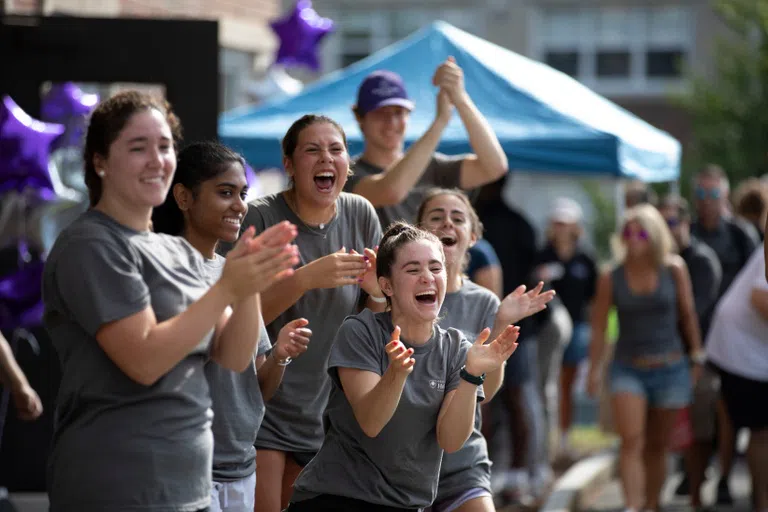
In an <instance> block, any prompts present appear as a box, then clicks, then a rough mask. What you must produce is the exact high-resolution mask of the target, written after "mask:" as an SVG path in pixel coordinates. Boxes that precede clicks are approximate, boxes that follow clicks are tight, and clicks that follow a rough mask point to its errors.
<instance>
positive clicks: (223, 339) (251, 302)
mask: <svg viewBox="0 0 768 512" xmlns="http://www.w3.org/2000/svg"><path fill="white" fill-rule="evenodd" d="M260 334H261V299H260V297H259V294H258V293H257V294H254V295H252V296H251V297H249V298H247V299H245V300H243V301H241V302H240V303H237V304H235V305H233V307H232V315H231V316H230V317H229V319H228V320H227V323H226V325H225V326H224V328H223V329H222V331H221V333H220V334H219V336H218V340H217V341H216V344H215V345H214V349H213V351H212V353H211V357H212V358H213V360H214V361H216V362H217V363H218V364H219V365H221V366H223V367H224V368H229V369H230V370H232V371H235V372H238V373H240V372H242V371H244V370H245V369H246V368H248V366H249V365H250V364H251V361H253V353H254V351H255V350H256V344H257V343H258V341H259V335H260Z"/></svg>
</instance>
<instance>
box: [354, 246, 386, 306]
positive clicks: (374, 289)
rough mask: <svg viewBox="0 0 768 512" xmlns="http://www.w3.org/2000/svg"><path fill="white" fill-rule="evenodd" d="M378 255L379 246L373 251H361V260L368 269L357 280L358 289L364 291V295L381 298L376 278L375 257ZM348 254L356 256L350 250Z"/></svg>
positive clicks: (355, 252)
mask: <svg viewBox="0 0 768 512" xmlns="http://www.w3.org/2000/svg"><path fill="white" fill-rule="evenodd" d="M378 253H379V246H376V247H374V248H373V249H368V248H367V247H366V248H365V249H364V250H363V259H364V260H365V262H366V263H367V264H368V268H367V269H366V270H365V273H364V274H363V275H362V276H361V277H359V278H358V280H357V281H358V283H360V288H362V289H363V290H365V293H367V294H368V295H371V296H373V297H381V290H380V289H379V280H378V278H377V277H376V256H377V255H378ZM350 254H358V252H357V251H355V250H352V251H350Z"/></svg>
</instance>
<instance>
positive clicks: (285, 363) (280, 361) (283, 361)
mask: <svg viewBox="0 0 768 512" xmlns="http://www.w3.org/2000/svg"><path fill="white" fill-rule="evenodd" d="M291 361H293V359H291V358H290V357H286V358H285V359H276V360H275V362H276V363H277V366H288V365H289V364H291Z"/></svg>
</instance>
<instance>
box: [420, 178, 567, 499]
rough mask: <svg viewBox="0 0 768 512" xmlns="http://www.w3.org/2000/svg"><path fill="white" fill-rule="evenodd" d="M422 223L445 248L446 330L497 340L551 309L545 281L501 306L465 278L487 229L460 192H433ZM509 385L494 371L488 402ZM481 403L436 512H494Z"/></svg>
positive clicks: (445, 472) (447, 471) (450, 466)
mask: <svg viewBox="0 0 768 512" xmlns="http://www.w3.org/2000/svg"><path fill="white" fill-rule="evenodd" d="M418 220H419V224H420V225H421V226H422V227H423V228H425V229H427V230H429V231H430V232H431V233H433V234H434V235H435V236H437V237H438V238H439V240H440V242H441V243H442V244H443V252H444V253H445V265H446V276H447V277H446V279H447V281H446V293H445V300H444V302H443V307H442V310H441V311H440V327H442V328H444V329H448V328H449V327H453V328H455V329H458V330H460V331H462V332H463V333H464V335H465V336H467V338H470V339H474V338H475V337H477V335H478V334H480V332H482V331H483V329H486V328H488V329H491V335H490V338H491V339H493V338H495V337H496V336H497V335H498V334H500V333H501V332H502V331H503V330H504V329H505V328H506V326H507V325H510V324H514V323H517V322H519V321H520V320H522V319H523V318H526V317H528V316H530V315H533V314H535V313H538V312H539V311H541V310H543V309H544V308H546V305H547V303H548V302H549V301H550V300H552V298H553V297H554V296H555V292H554V291H548V292H545V293H540V292H541V289H542V286H543V283H540V284H539V286H538V287H536V288H534V289H533V290H531V291H529V292H527V293H525V286H523V285H521V286H520V287H519V288H518V289H517V290H515V291H514V292H513V293H510V294H509V295H507V296H506V297H505V298H504V300H503V301H501V302H499V299H498V298H497V297H496V295H495V294H494V293H493V292H491V291H489V290H487V289H485V288H483V287H481V286H478V285H476V284H475V283H473V282H472V281H470V280H469V279H467V278H466V277H465V276H464V275H463V274H464V268H465V267H466V264H467V262H468V258H469V248H470V246H471V245H472V244H474V243H475V242H476V241H477V240H478V239H479V238H480V236H482V233H483V225H482V223H481V222H480V219H479V218H478V216H477V213H476V212H475V209H474V208H473V207H472V205H471V204H470V202H469V198H467V195H466V194H465V193H464V192H463V191H461V190H458V189H440V188H438V189H432V190H429V191H427V193H426V195H425V198H424V202H423V203H421V206H420V207H419V211H418ZM503 381H504V367H503V366H502V367H500V368H499V369H498V370H497V371H494V372H489V373H488V375H487V376H486V379H485V382H484V383H483V391H484V392H485V400H484V401H483V404H485V403H487V402H488V400H490V399H491V398H493V396H494V395H495V394H496V392H497V391H498V390H499V388H500V387H501V383H502V382H503ZM480 426H481V415H480V404H478V405H477V408H476V411H475V426H474V429H473V430H472V434H471V435H470V436H469V439H468V440H467V442H466V443H464V446H463V447H462V448H461V450H459V451H457V452H456V453H449V454H446V455H445V456H444V457H443V463H442V465H441V466H440V483H439V485H438V489H437V498H436V499H435V503H434V504H433V506H432V511H433V512H441V511H444V510H453V511H456V512H462V511H463V510H472V511H479V510H484V511H488V512H493V511H494V510H496V509H495V507H494V505H493V499H492V496H493V495H492V492H491V461H490V459H489V458H488V445H487V444H486V442H485V438H484V437H483V434H482V433H481V431H480Z"/></svg>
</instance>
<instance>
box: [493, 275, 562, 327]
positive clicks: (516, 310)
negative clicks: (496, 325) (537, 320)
mask: <svg viewBox="0 0 768 512" xmlns="http://www.w3.org/2000/svg"><path fill="white" fill-rule="evenodd" d="M543 288H544V283H543V282H539V284H538V285H536V287H535V288H533V289H532V290H529V291H528V292H526V291H525V285H520V286H518V287H517V288H516V289H515V291H513V292H512V293H510V294H509V295H507V296H506V297H504V300H503V301H501V304H500V305H499V311H498V313H497V314H496V318H497V322H500V325H509V324H516V323H518V322H519V321H520V320H522V319H524V318H527V317H529V316H532V315H535V314H536V313H538V312H540V311H543V310H545V309H546V308H547V304H548V303H549V302H550V301H551V300H552V299H554V298H555V291H554V290H549V291H546V292H544V293H542V292H541V290H542V289H543Z"/></svg>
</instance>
